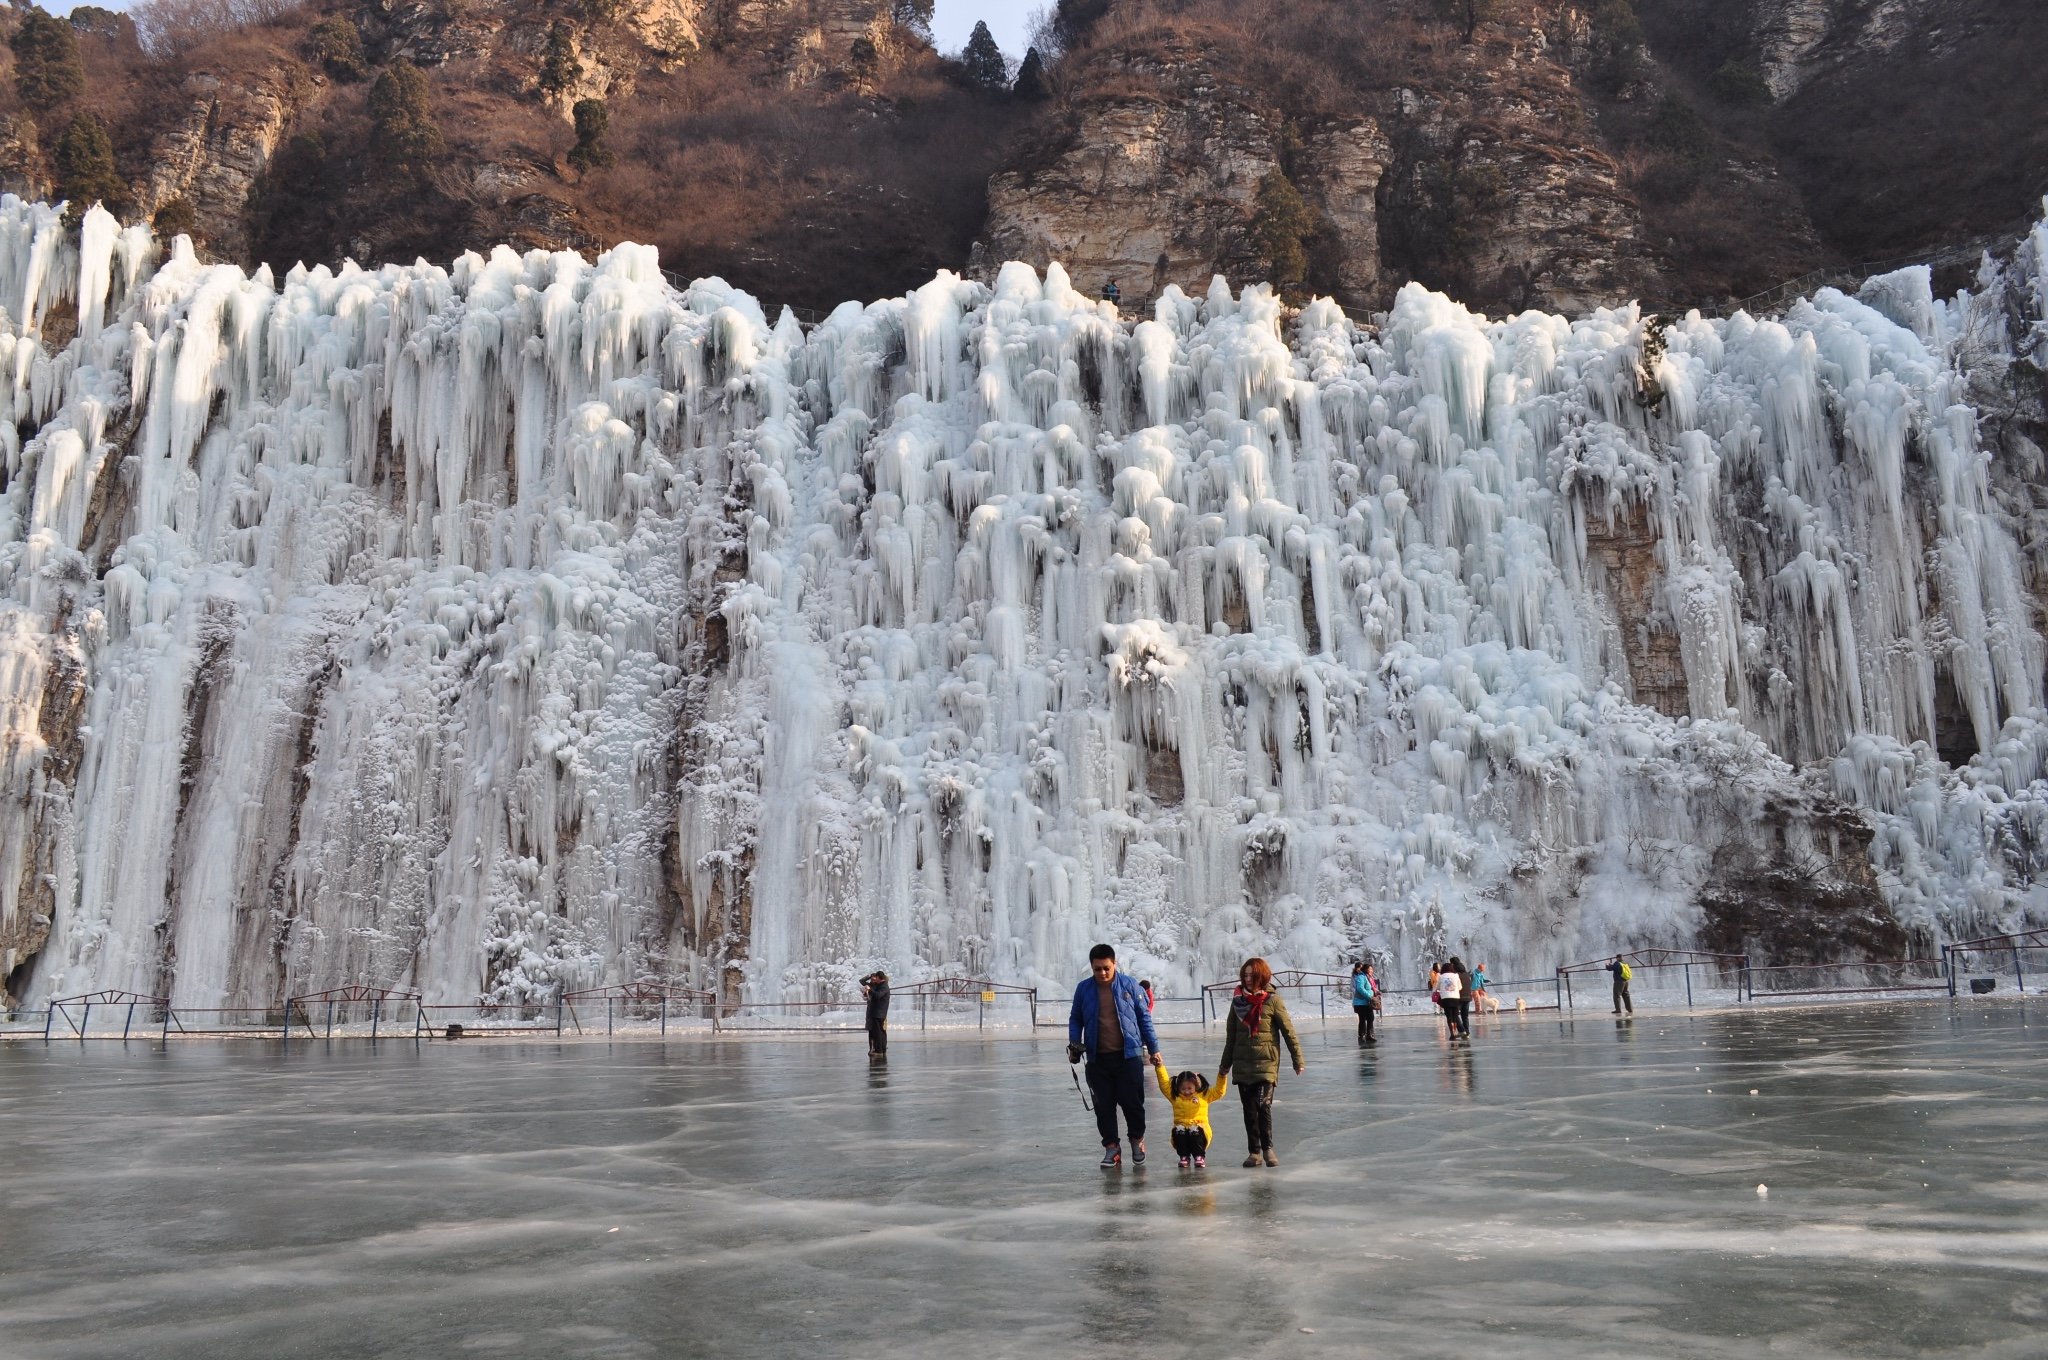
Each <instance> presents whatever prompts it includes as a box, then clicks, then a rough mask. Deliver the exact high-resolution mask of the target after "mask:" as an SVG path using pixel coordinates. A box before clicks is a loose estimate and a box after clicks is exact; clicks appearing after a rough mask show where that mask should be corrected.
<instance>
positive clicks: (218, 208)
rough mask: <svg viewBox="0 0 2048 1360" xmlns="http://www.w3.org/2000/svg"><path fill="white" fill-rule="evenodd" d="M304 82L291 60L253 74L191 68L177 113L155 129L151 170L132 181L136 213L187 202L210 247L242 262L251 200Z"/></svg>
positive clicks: (299, 101) (297, 103)
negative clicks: (179, 113) (180, 112)
mask: <svg viewBox="0 0 2048 1360" xmlns="http://www.w3.org/2000/svg"><path fill="white" fill-rule="evenodd" d="M306 86H307V81H306V78H305V73H304V71H303V70H302V69H299V68H297V67H296V66H294V65H287V64H282V63H281V64H279V65H278V66H277V67H275V68H273V69H271V70H268V71H261V72H258V73H256V74H255V75H254V76H253V77H248V78H238V77H237V76H235V75H233V74H230V75H226V76H223V75H218V74H215V73H213V72H210V71H199V72H194V73H193V74H192V75H190V76H188V77H186V79H185V82H184V88H183V94H184V96H185V98H186V100H187V101H188V102H187V103H186V104H185V108H184V113H183V115H182V116H181V117H179V118H177V119H175V120H174V121H172V122H170V123H169V124H168V125H167V126H165V127H164V129H163V130H162V131H161V132H160V133H158V134H157V136H156V138H155V140H154V141H153V142H152V143H151V146H150V156H149V162H150V163H149V169H148V170H147V171H146V172H145V174H144V176H143V178H142V180H141V182H140V183H138V184H137V185H136V186H135V203H134V207H135V211H136V212H137V214H138V215H142V216H154V215H155V214H156V212H157V210H158V209H160V208H162V207H163V206H164V205H165V204H167V203H169V202H170V201H171V200H173V199H179V198H182V199H184V200H185V201H186V202H187V203H189V204H190V205H191V206H192V210H193V212H194V213H195V215H196V216H197V219H198V224H199V229H200V232H201V233H202V234H203V236H204V238H205V240H206V241H207V243H208V244H209V245H210V246H211V247H212V248H213V250H214V251H215V252H216V253H218V254H220V255H224V256H227V257H228V258H231V259H239V258H242V257H243V256H244V255H246V254H247V252H248V248H249V234H248V227H247V222H248V210H249V198H250V195H251V194H252V193H253V192H254V191H255V188H256V183H257V180H258V179H259V177H260V176H261V175H262V174H263V172H264V170H265V169H266V168H267V167H268V166H269V164H270V157H271V154H272V153H273V152H275V151H276V150H277V144H278V142H279V141H280V140H281V139H282V138H283V137H284V134H285V129H286V128H288V127H289V126H290V125H291V121H292V118H293V116H294V115H295V114H296V113H297V112H298V110H299V107H300V105H301V104H302V103H303V102H304V98H305V95H306Z"/></svg>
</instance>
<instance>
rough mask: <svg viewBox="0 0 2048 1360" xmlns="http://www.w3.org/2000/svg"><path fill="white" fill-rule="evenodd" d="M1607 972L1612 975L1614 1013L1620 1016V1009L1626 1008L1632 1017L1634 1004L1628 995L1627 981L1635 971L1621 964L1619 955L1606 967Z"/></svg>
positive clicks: (1634, 1008)
mask: <svg viewBox="0 0 2048 1360" xmlns="http://www.w3.org/2000/svg"><path fill="white" fill-rule="evenodd" d="M1607 971H1608V972H1610V973H1612V974H1614V1013H1615V1014H1616V1015H1620V1014H1621V1008H1622V1007H1623V1006H1626V1007H1628V1013H1629V1014H1630V1015H1634V1014H1635V1013H1636V1003H1635V1001H1634V999H1633V998H1631V997H1630V996H1629V994H1628V980H1629V978H1630V977H1632V976H1634V972H1635V970H1634V969H1632V968H1630V967H1629V966H1628V965H1627V964H1626V963H1624V962H1622V959H1621V955H1619V954H1616V955H1615V956H1614V962H1613V963H1610V964H1608V965H1607Z"/></svg>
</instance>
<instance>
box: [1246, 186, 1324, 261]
mask: <svg viewBox="0 0 2048 1360" xmlns="http://www.w3.org/2000/svg"><path fill="white" fill-rule="evenodd" d="M1314 230H1315V215H1314V214H1313V213H1311V212H1310V211H1309V208H1308V204H1307V203H1306V202H1304V201H1303V199H1302V197H1301V191H1300V190H1299V189H1296V188H1295V187H1294V183H1293V181H1292V180H1289V179H1288V178H1287V176H1286V175H1285V174H1284V173H1282V172H1281V171H1278V170H1272V171H1268V172H1267V174H1266V176H1265V177H1264V178H1263V179H1261V180H1260V181H1259V196H1258V198H1257V200H1256V201H1255V203H1254V206H1253V209H1252V244H1253V245H1255V246H1256V247H1257V248H1258V251H1259V255H1260V257H1261V258H1262V259H1264V261H1265V263H1266V270H1267V278H1268V279H1270V280H1271V281H1272V282H1273V283H1275V284H1278V285H1280V286H1281V287H1283V288H1284V287H1287V286H1289V285H1291V284H1297V283H1300V282H1301V280H1302V276H1303V275H1305V274H1307V273H1308V247H1307V246H1306V245H1304V244H1303V243H1302V238H1303V237H1306V236H1307V235H1309V234H1310V233H1311V232H1313V231H1314Z"/></svg>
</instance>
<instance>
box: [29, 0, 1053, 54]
mask: <svg viewBox="0 0 2048 1360" xmlns="http://www.w3.org/2000/svg"><path fill="white" fill-rule="evenodd" d="M96 2H97V3H98V4H99V5H100V7H101V8H103V9H128V8H130V6H131V5H132V3H133V0H96ZM81 3H85V0H54V2H52V0H45V6H44V7H45V8H47V9H48V10H49V11H50V12H51V13H52V14H69V13H70V12H71V11H72V10H73V9H75V8H77V6H78V5H79V4H81ZM1049 3H1050V0H937V3H936V6H935V8H934V9H933V11H932V36H933V37H934V38H936V39H937V40H938V48H939V50H940V51H941V52H944V53H947V54H948V55H950V54H952V53H954V52H958V51H959V50H960V49H961V48H963V47H965V46H967V35H968V34H970V33H972V32H974V24H975V21H976V20H978V19H980V20H986V21H987V22H988V28H989V32H991V33H993V34H995V35H996V41H997V42H998V43H1000V44H1002V48H1003V53H1004V55H1006V56H1008V57H1009V58H1010V60H1011V61H1021V60H1022V59H1023V57H1024V30H1025V29H1026V28H1027V27H1029V25H1030V19H1031V11H1032V10H1034V9H1037V8H1038V7H1039V6H1040V5H1041V4H1049Z"/></svg>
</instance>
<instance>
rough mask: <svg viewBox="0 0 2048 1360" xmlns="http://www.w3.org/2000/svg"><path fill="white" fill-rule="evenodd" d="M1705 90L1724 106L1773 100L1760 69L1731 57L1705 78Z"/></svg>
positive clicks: (1766, 102) (1763, 102) (1768, 85)
mask: <svg viewBox="0 0 2048 1360" xmlns="http://www.w3.org/2000/svg"><path fill="white" fill-rule="evenodd" d="M1707 88H1708V89H1709V90H1712V91H1713V92H1714V98H1716V99H1718V100H1720V101H1721V102H1722V103H1724V104H1736V105H1743V104H1768V103H1771V102H1772V101H1773V99H1774V98H1775V96H1773V95H1772V94H1771V87H1770V83H1769V82H1768V81H1766V80H1765V79H1764V73H1763V71H1762V70H1761V69H1759V68H1758V67H1757V66H1756V65H1755V64H1754V63H1752V62H1746V61H1738V60H1736V59H1734V58H1732V57H1731V58H1730V59H1729V60H1727V61H1724V62H1722V63H1721V65H1720V67H1719V68H1718V69H1717V70H1715V72H1714V74H1712V75H1711V76H1708V77H1707Z"/></svg>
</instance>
